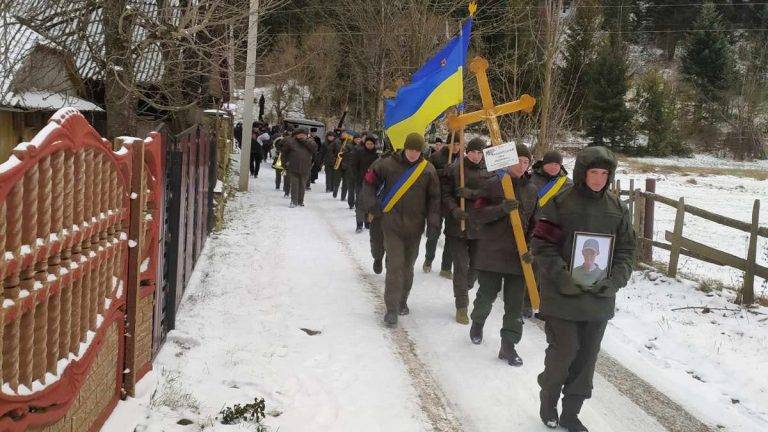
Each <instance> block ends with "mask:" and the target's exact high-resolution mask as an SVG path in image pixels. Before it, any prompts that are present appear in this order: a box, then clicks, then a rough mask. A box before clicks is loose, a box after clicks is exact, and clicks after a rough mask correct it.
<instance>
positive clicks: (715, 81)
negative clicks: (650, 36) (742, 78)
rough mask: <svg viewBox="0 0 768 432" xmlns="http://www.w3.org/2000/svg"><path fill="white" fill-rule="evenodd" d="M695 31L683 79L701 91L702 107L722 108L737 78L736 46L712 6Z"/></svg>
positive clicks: (704, 11)
mask: <svg viewBox="0 0 768 432" xmlns="http://www.w3.org/2000/svg"><path fill="white" fill-rule="evenodd" d="M694 28H695V29H696V30H694V31H692V32H691V33H690V34H689V35H688V38H687V40H686V44H685V51H684V53H683V57H682V72H683V76H684V78H685V80H686V81H688V82H689V83H690V84H692V85H693V87H694V89H695V90H696V91H697V93H698V96H699V98H700V100H699V102H700V104H701V105H702V106H704V107H707V106H710V107H711V106H715V105H720V104H721V103H722V102H723V96H724V92H725V90H727V89H728V87H729V86H730V85H731V82H732V79H733V77H734V53H733V47H732V46H731V44H730V41H729V40H728V35H727V34H726V32H724V31H723V30H725V26H724V25H723V22H722V18H721V17H720V14H719V13H718V12H717V10H716V9H715V6H714V5H713V4H712V3H706V4H705V5H704V6H703V7H702V8H701V12H700V13H699V16H698V18H697V19H696V23H695V25H694ZM697 30H700V31H697Z"/></svg>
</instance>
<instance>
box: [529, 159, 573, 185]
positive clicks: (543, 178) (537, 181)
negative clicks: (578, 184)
mask: <svg viewBox="0 0 768 432" xmlns="http://www.w3.org/2000/svg"><path fill="white" fill-rule="evenodd" d="M531 171H532V172H533V175H532V176H531V182H533V184H534V185H535V186H536V190H537V191H538V190H541V188H543V187H544V186H545V185H546V184H547V183H549V182H550V181H552V180H555V179H558V178H560V177H568V171H566V169H565V168H564V167H562V166H561V167H560V173H559V174H558V175H556V176H551V175H549V174H547V172H546V171H544V163H543V161H538V162H536V163H535V164H533V167H532V170H531ZM570 186H573V180H571V179H570V178H569V179H568V180H566V181H565V184H564V185H563V187H562V189H560V192H563V191H565V190H566V189H568V187H570Z"/></svg>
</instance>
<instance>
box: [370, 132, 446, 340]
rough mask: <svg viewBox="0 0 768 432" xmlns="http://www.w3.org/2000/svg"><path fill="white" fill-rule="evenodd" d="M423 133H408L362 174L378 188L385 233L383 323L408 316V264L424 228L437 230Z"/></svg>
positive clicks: (433, 180)
mask: <svg viewBox="0 0 768 432" xmlns="http://www.w3.org/2000/svg"><path fill="white" fill-rule="evenodd" d="M424 148H425V145H424V137H423V136H422V135H421V134H418V133H411V134H409V135H408V136H407V137H406V140H405V146H404V149H403V150H402V151H399V152H397V153H395V154H394V155H392V156H391V157H389V158H386V159H381V160H380V162H378V163H375V164H374V165H373V166H372V169H370V170H368V172H367V173H366V175H365V182H366V183H368V185H369V187H373V188H374V189H375V190H379V188H380V187H382V186H383V189H382V191H381V200H380V202H381V205H382V215H381V227H382V231H383V233H384V248H385V250H386V259H387V274H386V282H385V284H386V286H385V291H384V300H385V303H386V306H387V313H386V314H385V315H384V323H385V324H386V325H387V326H389V327H394V326H395V325H397V316H398V314H399V315H407V314H408V313H409V312H410V311H409V309H408V295H409V294H410V291H411V285H413V265H414V264H415V263H416V258H418V253H419V242H420V241H421V235H422V234H423V233H424V225H425V221H426V224H427V232H428V233H429V234H432V235H433V234H434V233H435V231H437V230H439V229H440V228H439V221H440V184H439V179H438V178H437V173H436V172H435V168H434V167H433V166H432V164H430V163H429V162H428V161H427V160H426V159H424V157H423V155H422V152H423V151H424Z"/></svg>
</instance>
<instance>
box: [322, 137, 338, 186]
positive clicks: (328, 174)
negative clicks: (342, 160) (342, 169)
mask: <svg viewBox="0 0 768 432" xmlns="http://www.w3.org/2000/svg"><path fill="white" fill-rule="evenodd" d="M338 154H339V142H338V141H337V140H336V134H335V133H333V131H328V133H326V134H325V146H324V148H323V165H324V169H325V191H326V192H333V185H334V182H335V174H336V170H334V169H333V164H334V163H335V162H336V155H338ZM333 197H334V198H336V195H334V196H333Z"/></svg>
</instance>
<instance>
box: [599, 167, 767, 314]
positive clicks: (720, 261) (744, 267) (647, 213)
mask: <svg viewBox="0 0 768 432" xmlns="http://www.w3.org/2000/svg"><path fill="white" fill-rule="evenodd" d="M612 189H613V190H614V191H615V192H618V193H619V194H620V196H628V197H629V198H628V199H627V200H626V201H625V202H628V203H629V204H630V206H632V207H633V209H634V210H633V212H632V214H633V215H634V218H635V220H634V226H635V232H636V233H637V237H638V257H639V259H640V261H642V262H645V263H648V264H650V263H651V261H652V256H653V253H652V251H653V249H652V248H653V247H658V248H661V249H664V250H667V251H669V253H670V255H669V262H668V264H667V273H668V274H669V276H672V277H675V276H676V275H677V271H678V261H679V258H680V255H685V256H688V257H691V258H693V259H697V260H701V261H705V262H708V263H711V264H715V265H719V266H728V267H732V268H735V269H738V270H741V271H743V272H744V282H743V285H742V289H741V292H740V295H739V297H738V299H739V301H740V302H741V303H743V304H752V303H754V301H755V290H754V285H755V277H760V278H763V279H766V280H768V268H766V267H764V266H761V265H759V264H757V242H758V237H764V238H768V227H765V226H760V200H759V199H755V201H754V204H753V206H752V218H751V222H744V221H740V220H737V219H733V218H729V217H726V216H722V215H719V214H717V213H714V212H711V211H708V210H705V209H701V208H698V207H694V206H692V205H688V204H686V203H685V199H684V198H682V197H681V198H680V199H679V200H674V199H672V198H668V197H665V196H662V195H658V194H656V193H655V181H653V179H649V181H647V182H646V190H645V191H641V190H640V189H635V187H634V182H632V184H630V187H629V189H628V190H623V189H622V188H621V183H620V182H619V181H616V183H615V184H614V185H612ZM655 203H659V204H663V205H667V206H670V207H673V208H675V209H676V214H675V224H674V228H673V230H672V231H665V232H664V239H665V240H666V241H667V242H668V243H665V242H660V241H656V240H654V239H653V225H654V224H653V208H654V205H655ZM686 214H690V215H692V216H697V217H700V218H703V219H706V220H708V221H710V222H712V223H715V224H719V225H724V226H726V227H729V228H733V229H737V230H740V231H744V232H747V233H749V244H748V246H747V254H746V255H747V256H746V257H745V258H742V257H739V256H736V255H734V254H733V253H732V251H723V250H719V249H716V248H713V247H710V246H707V245H704V244H702V243H699V242H696V241H694V240H691V239H689V238H686V237H684V236H683V227H684V225H685V215H686Z"/></svg>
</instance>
